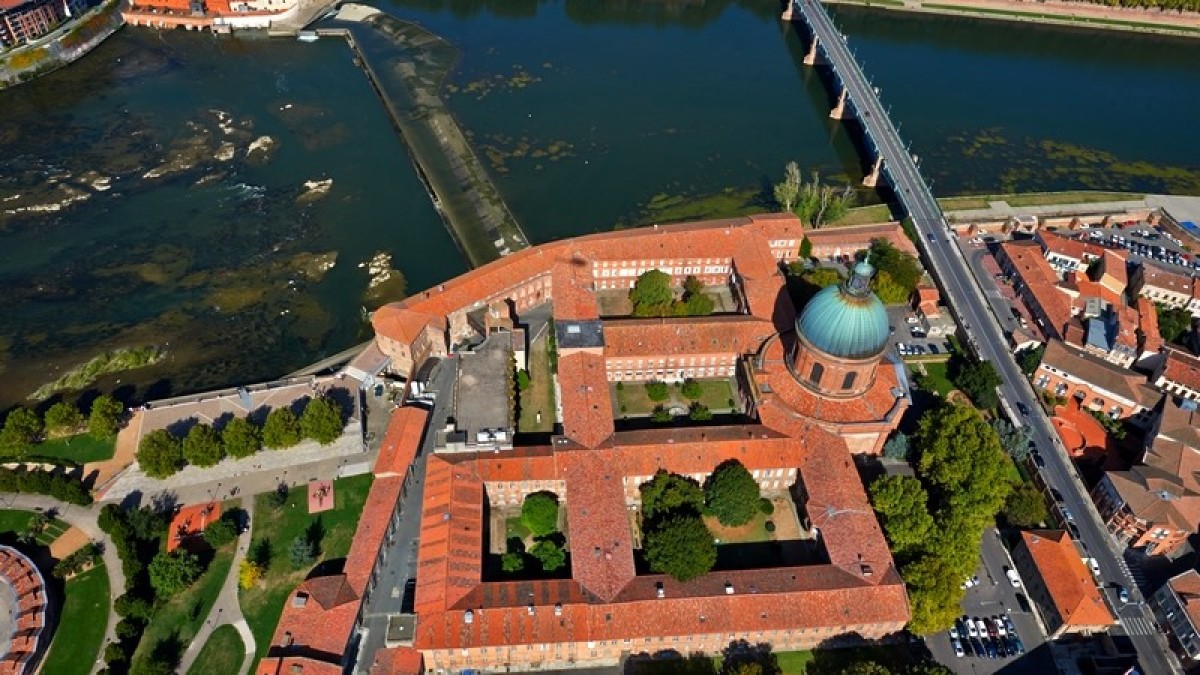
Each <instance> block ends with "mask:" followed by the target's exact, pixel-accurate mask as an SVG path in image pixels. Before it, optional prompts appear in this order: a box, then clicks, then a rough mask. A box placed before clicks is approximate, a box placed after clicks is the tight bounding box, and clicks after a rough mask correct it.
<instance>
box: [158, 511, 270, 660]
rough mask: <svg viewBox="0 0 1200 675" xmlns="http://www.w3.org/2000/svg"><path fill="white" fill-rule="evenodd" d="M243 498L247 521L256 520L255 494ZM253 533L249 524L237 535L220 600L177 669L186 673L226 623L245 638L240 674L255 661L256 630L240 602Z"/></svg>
mask: <svg viewBox="0 0 1200 675" xmlns="http://www.w3.org/2000/svg"><path fill="white" fill-rule="evenodd" d="M243 501H244V503H243V504H242V507H241V508H242V510H244V511H245V512H246V519H247V522H248V523H252V522H254V496H253V495H250V496H248V497H247V498H246V499H245V500H243ZM250 534H251V528H249V527H247V528H246V531H245V532H243V533H242V534H239V535H238V541H237V548H236V549H234V552H233V566H232V567H230V568H229V575H228V576H226V577H225V584H224V585H222V586H221V592H220V594H218V595H217V601H216V602H214V603H213V606H212V609H210V610H208V616H207V617H205V619H204V625H203V626H201V627H200V630H199V632H197V633H196V635H195V637H193V638H192V642H191V644H189V645H188V648H187V651H185V652H184V653H183V658H182V659H180V662H179V668H178V669H177V670H176V672H178V673H184V674H186V673H187V672H188V670H190V669H191V667H192V664H193V663H195V662H196V657H197V656H199V655H200V650H201V649H203V648H204V643H206V642H208V638H209V636H210V635H212V632H213V631H214V630H216V629H217V628H220V627H221V626H225V625H230V626H233V627H234V629H235V630H237V632H238V635H239V636H240V637H241V638H242V644H243V645H245V647H246V655H245V657H243V658H242V667H241V668H239V669H238V673H239V675H241V674H243V673H247V672H249V670H250V666H252V665H253V664H254V652H255V650H256V648H257V647H256V645H255V642H254V633H251V632H250V625H249V624H247V623H246V618H245V617H244V616H242V606H241V604H240V603H239V602H238V570H239V569H240V568H241V566H242V561H243V560H245V559H246V551H248V550H249V549H250Z"/></svg>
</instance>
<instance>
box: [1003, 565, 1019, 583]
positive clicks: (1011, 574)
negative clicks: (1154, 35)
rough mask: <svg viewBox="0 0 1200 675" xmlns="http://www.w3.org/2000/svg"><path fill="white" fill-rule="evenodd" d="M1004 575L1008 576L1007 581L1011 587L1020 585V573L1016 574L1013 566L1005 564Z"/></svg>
mask: <svg viewBox="0 0 1200 675" xmlns="http://www.w3.org/2000/svg"><path fill="white" fill-rule="evenodd" d="M1004 576H1006V577H1008V583H1010V584H1012V587H1013V588H1020V587H1021V575H1019V574H1017V571H1016V570H1014V569H1013V568H1011V567H1007V566H1006V567H1005V568H1004Z"/></svg>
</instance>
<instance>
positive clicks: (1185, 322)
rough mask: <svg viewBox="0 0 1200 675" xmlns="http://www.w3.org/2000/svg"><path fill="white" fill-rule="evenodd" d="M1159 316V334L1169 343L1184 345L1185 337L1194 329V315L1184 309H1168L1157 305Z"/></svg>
mask: <svg viewBox="0 0 1200 675" xmlns="http://www.w3.org/2000/svg"><path fill="white" fill-rule="evenodd" d="M1154 310H1155V313H1156V314H1158V334H1159V335H1161V336H1162V339H1164V340H1166V341H1167V342H1174V343H1176V344H1182V343H1183V339H1184V336H1185V335H1186V334H1187V332H1188V331H1189V330H1191V328H1192V315H1191V313H1190V312H1188V311H1187V310H1186V309H1184V308H1182V307H1167V306H1166V305H1162V304H1156V305H1155V306H1154Z"/></svg>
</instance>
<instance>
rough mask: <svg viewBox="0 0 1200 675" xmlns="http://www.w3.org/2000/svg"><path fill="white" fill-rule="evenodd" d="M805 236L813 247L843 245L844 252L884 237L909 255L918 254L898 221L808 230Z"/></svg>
mask: <svg viewBox="0 0 1200 675" xmlns="http://www.w3.org/2000/svg"><path fill="white" fill-rule="evenodd" d="M806 236H807V237H808V241H809V242H810V243H812V245H813V248H818V247H821V246H844V247H845V253H846V254H850V253H853V252H855V251H857V250H861V249H864V248H869V247H870V246H871V242H872V241H874V240H876V239H885V240H887V241H888V242H890V243H891V244H892V246H895V247H896V248H898V249H900V250H901V251H904V252H905V253H908V254H909V255H911V256H914V257H916V256H917V255H918V252H917V247H916V246H915V245H914V244H913V243H912V240H911V239H909V238H908V236H907V235H905V234H904V229H903V228H902V227H901V226H900V223H899V222H894V223H882V224H875V225H858V226H853V227H836V228H826V229H823V230H809V231H808V232H806Z"/></svg>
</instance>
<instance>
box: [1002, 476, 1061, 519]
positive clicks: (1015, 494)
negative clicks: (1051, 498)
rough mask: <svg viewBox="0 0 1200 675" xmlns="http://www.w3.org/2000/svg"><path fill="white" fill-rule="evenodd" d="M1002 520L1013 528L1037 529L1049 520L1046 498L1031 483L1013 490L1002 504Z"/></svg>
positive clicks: (1023, 484) (1022, 484)
mask: <svg viewBox="0 0 1200 675" xmlns="http://www.w3.org/2000/svg"><path fill="white" fill-rule="evenodd" d="M1003 513H1004V519H1005V520H1007V521H1008V524H1009V525H1011V526H1013V527H1026V528H1028V527H1038V526H1040V525H1041V524H1042V523H1044V522H1046V521H1047V520H1049V519H1050V513H1049V511H1048V510H1047V509H1046V496H1045V495H1043V494H1042V491H1041V490H1039V489H1038V487H1037V486H1036V485H1034V484H1033V483H1021V484H1019V485H1017V486H1016V487H1014V488H1013V491H1012V492H1010V493H1009V494H1008V499H1007V500H1006V501H1005V502H1004V511H1003Z"/></svg>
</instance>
